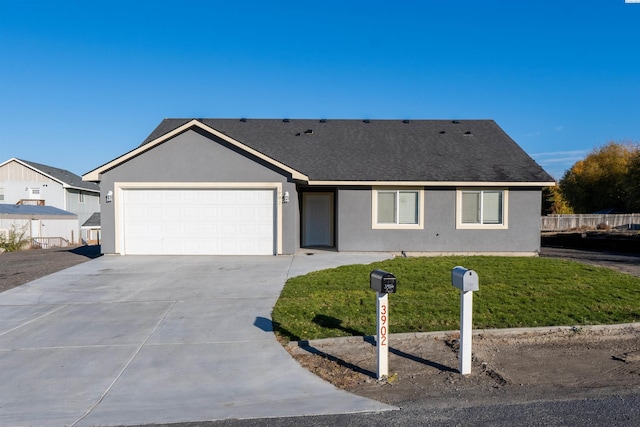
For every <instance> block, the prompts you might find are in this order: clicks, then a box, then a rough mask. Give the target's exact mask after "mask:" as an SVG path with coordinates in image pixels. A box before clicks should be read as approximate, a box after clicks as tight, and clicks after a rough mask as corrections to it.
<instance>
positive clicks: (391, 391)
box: [287, 325, 640, 406]
mask: <svg viewBox="0 0 640 427" xmlns="http://www.w3.org/2000/svg"><path fill="white" fill-rule="evenodd" d="M390 341H391V342H390V352H389V374H390V375H389V378H388V379H386V380H382V381H378V380H377V373H376V370H377V356H376V348H375V343H374V342H373V340H372V339H366V340H365V339H363V338H362V337H360V338H359V339H358V338H347V339H330V340H317V341H311V342H308V343H301V344H300V345H298V344H294V343H291V344H289V345H288V346H287V350H288V351H289V352H290V353H291V355H292V356H293V357H294V358H295V359H296V360H297V361H298V362H299V363H300V364H301V365H302V366H304V367H305V368H307V369H309V370H310V371H311V372H313V373H315V374H316V375H318V376H320V377H322V378H323V379H325V380H326V381H328V382H330V383H332V384H334V385H335V386H336V387H339V388H342V389H345V390H347V391H350V392H352V393H355V394H358V395H361V396H365V397H369V398H372V399H376V400H379V401H382V402H385V403H389V404H393V405H406V404H409V403H410V402H416V401H425V400H428V401H429V402H430V404H433V405H436V406H451V405H461V404H462V405H463V404H468V403H471V402H474V403H478V402H504V401H505V400H507V401H510V402H514V401H531V400H547V399H558V398H568V397H576V396H578V397H592V396H598V395H606V394H611V393H623V392H630V391H636V392H637V391H638V390H640V325H628V326H624V327H618V326H611V327H592V328H554V329H545V330H538V331H530V332H518V331H515V332H514V331H485V332H482V333H479V334H477V335H475V336H474V338H473V362H472V372H471V374H470V375H466V376H462V375H460V373H459V371H458V368H459V361H458V358H457V356H458V342H459V341H458V336H457V334H455V333H449V334H447V333H439V334H402V335H398V336H392V337H391V340H390Z"/></svg>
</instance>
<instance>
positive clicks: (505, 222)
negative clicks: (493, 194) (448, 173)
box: [456, 187, 509, 230]
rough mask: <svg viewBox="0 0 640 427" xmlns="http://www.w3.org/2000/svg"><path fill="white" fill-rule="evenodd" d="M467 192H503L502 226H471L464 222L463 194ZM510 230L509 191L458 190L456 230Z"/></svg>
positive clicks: (489, 189)
mask: <svg viewBox="0 0 640 427" xmlns="http://www.w3.org/2000/svg"><path fill="white" fill-rule="evenodd" d="M465 191H502V224H469V223H463V222H462V193H463V192H465ZM508 228H509V190H508V189H506V188H490V187H487V188H477V187H470V188H458V189H457V190H456V229H458V230H478V229H480V230H506V229H508Z"/></svg>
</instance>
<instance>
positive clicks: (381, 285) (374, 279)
mask: <svg viewBox="0 0 640 427" xmlns="http://www.w3.org/2000/svg"><path fill="white" fill-rule="evenodd" d="M370 279H371V289H373V290H374V291H377V292H380V293H385V294H395V293H396V276H394V275H393V274H391V273H388V272H386V271H383V270H373V271H372V272H371V276H370Z"/></svg>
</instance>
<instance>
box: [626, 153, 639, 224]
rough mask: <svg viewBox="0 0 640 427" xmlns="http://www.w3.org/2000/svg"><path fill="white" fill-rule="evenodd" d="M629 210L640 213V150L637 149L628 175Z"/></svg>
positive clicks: (630, 163)
mask: <svg viewBox="0 0 640 427" xmlns="http://www.w3.org/2000/svg"><path fill="white" fill-rule="evenodd" d="M626 191H627V206H626V207H627V210H628V211H629V212H640V149H637V150H636V152H635V154H634V155H633V156H632V157H631V160H630V162H629V171H628V173H627V189H626Z"/></svg>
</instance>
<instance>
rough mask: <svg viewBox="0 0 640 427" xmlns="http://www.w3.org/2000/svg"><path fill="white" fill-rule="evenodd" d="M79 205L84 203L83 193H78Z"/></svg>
mask: <svg viewBox="0 0 640 427" xmlns="http://www.w3.org/2000/svg"><path fill="white" fill-rule="evenodd" d="M78 203H84V193H83V192H82V191H80V192H79V193H78Z"/></svg>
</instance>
